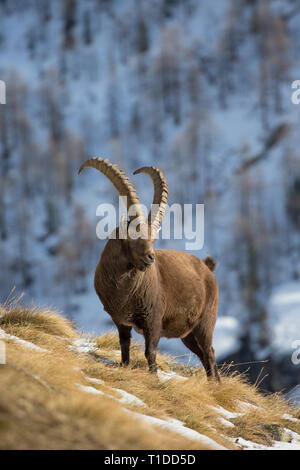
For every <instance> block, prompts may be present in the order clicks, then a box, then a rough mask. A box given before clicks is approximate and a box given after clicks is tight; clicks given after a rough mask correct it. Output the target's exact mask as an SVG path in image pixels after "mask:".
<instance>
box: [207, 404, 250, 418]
mask: <svg viewBox="0 0 300 470" xmlns="http://www.w3.org/2000/svg"><path fill="white" fill-rule="evenodd" d="M209 408H211V409H212V410H214V411H217V413H219V414H220V415H222V416H223V417H225V418H227V419H232V418H237V417H238V416H241V415H242V413H236V412H233V411H228V410H226V409H225V408H223V406H220V405H217V406H213V405H209Z"/></svg>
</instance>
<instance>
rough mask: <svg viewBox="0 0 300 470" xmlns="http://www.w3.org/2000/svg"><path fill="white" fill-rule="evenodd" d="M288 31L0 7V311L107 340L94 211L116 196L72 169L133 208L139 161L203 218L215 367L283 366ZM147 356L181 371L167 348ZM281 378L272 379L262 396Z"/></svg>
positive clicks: (233, 20)
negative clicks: (26, 311)
mask: <svg viewBox="0 0 300 470" xmlns="http://www.w3.org/2000/svg"><path fill="white" fill-rule="evenodd" d="M299 21H300V12H299V8H298V7H297V5H295V2H294V1H292V0H289V1H283V0H274V1H273V0H272V1H269V0H263V1H261V2H257V1H254V2H249V1H247V0H238V1H236V0H222V1H220V2H218V8H216V7H215V5H214V4H212V3H211V2H199V1H197V0H186V1H184V2H181V1H179V0H151V1H148V0H147V1H146V0H143V1H139V2H136V1H135V0H122V1H120V0H90V1H89V2H87V1H83V0H53V1H51V2H48V1H47V0H41V1H39V2H36V1H34V0H25V1H24V2H19V1H17V0H10V1H9V2H7V1H4V2H0V79H1V80H4V81H5V82H6V89H7V97H6V104H5V105H0V257H1V266H2V269H1V271H0V298H1V299H2V301H4V300H5V299H6V298H7V296H8V295H9V292H10V290H11V289H12V287H13V286H14V285H15V286H16V291H17V293H21V292H24V293H25V297H24V301H25V302H26V303H30V302H34V303H35V304H36V303H38V304H41V305H49V304H50V305H55V306H56V307H58V308H60V309H61V311H62V312H63V313H64V314H65V315H67V316H68V317H71V318H72V319H74V320H75V321H76V323H77V325H78V326H79V327H80V328H82V329H83V330H84V331H85V332H91V331H93V332H94V333H97V334H100V333H103V332H105V331H108V330H110V329H111V327H112V323H111V321H110V318H109V317H108V315H107V314H106V313H104V312H103V308H102V306H101V305H100V303H99V301H98V299H97V297H96V294H95V293H94V290H93V271H94V269H95V266H96V264H97V261H98V258H99V256H100V253H101V251H102V249H103V246H104V243H103V242H102V241H100V240H98V239H97V238H96V225H97V222H98V220H99V218H98V217H97V216H96V208H97V206H98V204H100V203H103V202H114V203H116V202H117V194H116V192H115V190H114V189H113V187H112V185H111V184H110V182H109V181H108V180H107V179H106V178H105V177H104V176H103V175H100V174H98V173H97V172H93V171H89V172H86V173H85V174H83V175H81V176H80V177H78V176H77V170H78V168H79V166H80V164H81V163H82V161H84V160H85V159H86V158H89V157H92V156H102V157H108V158H110V160H111V161H112V162H114V163H118V164H119V165H120V167H122V168H123V169H124V170H125V171H126V172H127V173H128V175H129V176H130V179H131V181H132V182H133V183H134V185H135V186H136V189H137V191H138V194H139V195H140V198H141V199H142V200H143V202H145V203H147V204H148V206H149V204H150V203H151V201H152V187H151V185H150V183H149V181H148V180H147V179H146V177H143V176H140V175H138V176H136V177H134V176H132V172H133V171H134V170H135V169H137V168H138V167H140V166H142V165H144V164H151V165H153V164H154V165H157V166H159V167H160V168H161V169H162V170H163V171H164V174H165V176H166V178H167V181H168V184H169V203H170V204H172V203H175V202H176V203H179V204H184V203H192V204H196V203H204V204H205V249H207V250H208V251H209V253H210V254H211V255H212V256H214V257H216V258H217V260H218V262H219V266H218V269H217V278H218V281H219V284H220V308H219V320H218V323H217V327H216V332H215V341H214V346H215V350H216V355H217V359H218V361H219V362H222V361H223V359H224V358H227V357H228V356H230V355H232V354H235V358H236V359H237V362H239V359H238V358H241V351H243V358H244V359H243V360H246V361H254V360H256V359H257V360H264V359H270V358H271V359H272V361H274V364H275V368H276V367H277V365H278V364H277V363H276V361H277V360H278V361H282V360H284V361H286V362H289V361H290V357H291V355H292V353H293V347H292V343H293V342H294V341H297V340H299V339H300V338H299V331H300V316H299V314H298V313H297V312H299V302H298V297H297V289H298V287H297V286H298V285H299V282H298V281H299V266H300V218H299V213H300V155H299V150H298V149H299V132H298V129H299V109H300V108H299V107H298V106H297V105H295V104H293V103H292V102H291V94H292V89H291V83H292V81H293V80H296V79H298V78H299V65H300V64H299V54H298V51H299V50H300V34H299V27H298V26H299ZM184 242H185V240H173V239H171V240H159V241H158V243H157V246H159V247H162V248H177V249H184V246H185V245H184ZM195 254H196V255H197V256H199V257H204V256H205V250H202V251H201V252H200V253H199V252H197V253H195ZM281 289H282V290H281ZM160 346H161V348H163V349H164V350H168V351H172V353H173V354H175V355H178V356H181V355H183V354H184V355H186V354H187V356H186V357H184V360H185V361H192V362H193V361H194V358H190V357H189V354H188V351H187V350H186V349H184V348H183V347H182V346H181V343H180V341H179V340H178V341H176V340H170V341H167V340H162V341H161V343H160ZM283 356H284V359H282V357H283ZM245 358H246V359H245ZM276 364H277V365H276ZM278 367H279V366H278ZM278 367H277V368H278ZM299 375H300V371H299V366H296V365H294V366H293V368H292V369H291V370H289V371H288V372H287V371H286V370H285V371H284V372H280V370H278V371H277V375H276V379H275V378H274V380H273V379H271V381H270V384H269V388H270V389H272V390H274V389H276V390H281V389H282V388H283V387H291V386H293V385H296V384H297V383H299V380H300V378H299ZM272 380H273V381H272Z"/></svg>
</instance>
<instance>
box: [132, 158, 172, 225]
mask: <svg viewBox="0 0 300 470" xmlns="http://www.w3.org/2000/svg"><path fill="white" fill-rule="evenodd" d="M138 173H146V174H147V175H149V176H150V178H151V179H152V182H153V185H154V196H153V202H152V207H151V210H150V212H149V215H148V224H150V225H152V227H153V228H154V229H155V230H156V231H158V230H159V226H160V224H161V221H162V218H163V216H164V213H165V211H166V205H167V202H168V184H167V181H166V179H165V177H164V175H163V174H162V172H161V171H160V170H159V169H158V168H156V167H155V166H143V167H142V168H139V169H138V170H136V171H135V172H134V173H133V174H134V175H137V174H138ZM153 210H154V213H153Z"/></svg>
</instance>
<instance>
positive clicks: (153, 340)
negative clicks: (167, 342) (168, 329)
mask: <svg viewBox="0 0 300 470" xmlns="http://www.w3.org/2000/svg"><path fill="white" fill-rule="evenodd" d="M160 330H161V325H160V324H159V325H155V324H151V326H150V327H149V326H147V327H145V328H144V337H145V356H146V359H147V361H148V365H149V371H150V372H154V373H156V372H157V364H156V350H157V345H158V341H159V338H160Z"/></svg>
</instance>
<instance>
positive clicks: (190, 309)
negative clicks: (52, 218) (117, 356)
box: [79, 158, 220, 381]
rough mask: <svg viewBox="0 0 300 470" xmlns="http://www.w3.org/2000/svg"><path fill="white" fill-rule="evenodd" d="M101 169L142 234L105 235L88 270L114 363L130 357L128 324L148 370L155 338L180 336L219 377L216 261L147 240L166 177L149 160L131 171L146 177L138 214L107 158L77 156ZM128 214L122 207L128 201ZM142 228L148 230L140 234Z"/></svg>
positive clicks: (160, 212) (132, 194)
mask: <svg viewBox="0 0 300 470" xmlns="http://www.w3.org/2000/svg"><path fill="white" fill-rule="evenodd" d="M86 167H91V168H96V169H97V170H99V171H100V172H102V173H103V174H104V175H106V176H107V177H108V178H109V179H110V181H111V182H112V183H113V185H114V186H115V187H116V189H117V190H118V191H119V194H120V196H125V197H126V199H125V200H126V203H127V212H128V215H129V221H128V223H129V224H130V222H131V221H132V220H133V218H134V219H137V220H138V230H140V231H142V232H143V234H144V236H143V237H138V238H134V239H133V238H131V237H130V231H128V234H127V235H128V236H127V237H125V238H124V236H123V235H124V234H122V237H118V233H119V228H118V229H116V237H113V238H111V239H109V240H108V241H107V243H106V245H105V248H104V250H103V252H102V255H101V257H100V261H99V263H98V265H97V268H96V272H95V281H94V285H95V290H96V293H97V294H98V296H99V299H100V300H101V302H102V304H103V306H104V309H105V310H106V312H107V313H109V315H110V316H111V318H112V320H113V322H114V323H115V325H116V327H117V328H118V332H119V339H120V346H121V356H122V364H123V365H128V364H129V360H130V340H131V331H132V328H134V329H135V330H136V331H137V332H138V333H141V334H143V336H144V338H145V356H146V359H147V361H148V365H149V370H150V371H151V372H156V371H157V364H156V351H157V345H158V342H159V339H160V338H161V337H166V338H180V339H181V340H182V342H183V343H184V344H185V345H186V346H187V347H188V348H189V349H190V350H191V351H192V352H193V353H194V354H196V355H197V356H198V357H199V359H200V360H201V362H202V364H203V366H204V368H205V371H206V374H207V376H208V377H209V378H214V379H216V380H218V381H219V380H220V379H219V374H218V371H217V367H216V361H215V353H214V349H213V346H212V339H213V331H214V327H215V323H216V318H217V309H218V284H217V281H216V278H215V275H214V273H213V271H214V270H215V268H216V262H215V260H214V259H213V258H211V257H207V258H206V259H205V260H200V259H199V258H197V257H196V256H194V255H192V254H190V253H186V252H180V251H176V250H155V249H154V247H153V244H154V242H155V239H156V234H157V231H158V230H159V228H160V224H161V221H162V218H163V216H164V211H165V207H166V204H167V198H168V185H167V182H166V179H165V177H164V176H163V174H162V172H161V171H160V170H159V169H158V168H155V167H143V168H140V169H139V170H137V171H135V172H134V174H137V173H146V174H148V175H149V176H150V177H151V179H152V181H153V185H154V197H153V206H152V207H156V208H157V209H156V212H155V214H153V213H152V209H151V211H150V213H149V215H148V220H147V221H146V220H145V218H144V214H143V211H142V209H141V204H140V202H139V199H138V197H137V194H136V191H135V189H134V187H133V186H132V184H131V183H130V181H129V179H128V178H127V176H126V175H125V173H124V172H123V171H122V170H120V169H119V168H118V166H117V165H112V164H111V163H110V162H109V161H108V160H103V159H101V158H92V159H89V160H87V161H86V162H85V163H83V164H82V165H81V167H80V169H79V173H80V172H81V171H82V170H83V169H84V168H86ZM131 206H134V207H135V215H134V216H131V215H130V207H131ZM145 233H146V234H148V236H146V237H145Z"/></svg>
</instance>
